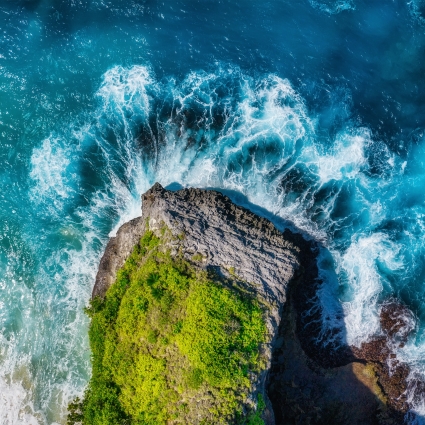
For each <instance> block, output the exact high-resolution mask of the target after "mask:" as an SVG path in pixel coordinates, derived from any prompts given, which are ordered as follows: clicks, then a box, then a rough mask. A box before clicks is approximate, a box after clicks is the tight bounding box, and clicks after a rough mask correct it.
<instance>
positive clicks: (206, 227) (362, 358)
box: [92, 183, 425, 425]
mask: <svg viewBox="0 0 425 425" xmlns="http://www.w3.org/2000/svg"><path fill="white" fill-rule="evenodd" d="M142 201H143V202H142V216H141V217H139V218H136V219H134V220H132V221H130V222H128V223H126V224H124V225H123V226H122V227H121V228H120V229H119V231H118V233H117V236H116V237H114V238H111V239H110V241H109V243H108V245H107V247H106V250H105V254H104V256H103V258H102V260H101V262H100V265H99V271H98V274H97V276H96V283H95V286H94V289H93V294H92V295H93V297H95V296H100V297H103V296H104V295H105V293H106V291H107V289H108V288H109V286H110V285H111V284H112V283H113V282H114V280H115V276H116V272H117V270H118V269H119V268H120V267H121V266H122V265H123V264H124V262H125V260H126V259H127V257H128V256H129V255H130V253H131V251H132V249H133V247H134V245H136V243H137V242H138V241H139V239H140V238H141V236H142V235H143V233H144V232H145V231H146V229H147V228H149V229H150V230H152V231H154V232H155V233H157V234H158V235H160V234H161V229H163V227H164V226H166V227H167V228H168V229H169V230H170V231H171V233H172V234H173V236H174V237H173V238H170V240H169V242H168V246H169V248H170V249H171V252H172V254H173V253H174V254H177V253H180V254H183V255H184V257H185V258H186V259H187V260H189V261H192V262H193V263H196V264H197V265H198V266H199V267H202V268H206V269H209V270H211V269H212V270H213V271H214V272H216V273H217V274H219V275H222V276H224V277H232V279H237V280H238V284H239V285H242V286H244V288H245V289H246V290H247V291H250V292H253V293H255V294H256V295H257V296H258V297H259V298H260V299H262V300H263V301H264V302H265V305H267V306H268V313H267V316H266V322H267V326H268V330H269V333H270V341H269V343H268V344H266V345H265V347H264V353H263V354H264V355H265V357H266V358H267V360H268V372H265V373H263V374H262V375H261V377H260V379H259V380H258V381H257V383H256V388H254V393H253V398H254V397H255V393H256V392H261V393H262V394H263V396H264V397H265V399H266V402H267V409H266V412H265V417H264V419H266V423H267V424H310V425H313V424H317V425H319V424H327V423H330V422H329V420H332V421H333V422H332V423H334V424H347V425H348V424H350V425H352V424H359V425H360V424H362V425H367V424H371V425H372V424H391V423H401V421H402V417H403V414H404V412H406V410H407V408H408V405H407V401H406V398H405V396H404V392H405V390H406V377H407V375H408V373H409V369H408V368H407V366H405V365H402V364H399V363H397V362H396V361H395V360H394V358H395V355H394V354H393V353H394V348H396V347H400V346H401V345H402V344H404V343H405V341H406V339H407V337H408V335H409V333H410V332H411V331H412V329H413V328H412V323H414V320H413V319H412V315H411V313H410V312H409V311H408V310H407V309H406V308H405V307H403V306H401V305H400V304H398V303H397V302H396V301H394V300H389V301H388V302H387V303H385V304H384V305H383V307H382V309H381V325H382V329H383V335H382V336H381V337H379V338H376V339H375V340H373V341H371V342H369V343H367V344H364V345H363V346H362V347H360V348H355V347H347V346H345V347H344V346H341V344H340V345H338V346H337V345H335V346H332V345H331V344H328V345H327V346H324V345H323V344H317V336H318V335H319V333H320V332H321V320H320V315H321V313H320V310H317V309H312V308H311V307H312V303H313V304H314V303H316V301H317V290H318V288H319V287H320V285H321V281H320V280H319V279H318V269H317V262H316V252H317V245H316V243H315V242H313V241H307V240H305V239H304V238H303V237H302V236H301V235H300V234H294V233H292V232H290V231H289V230H285V231H284V232H283V233H282V232H280V231H278V230H277V229H276V228H275V227H274V225H273V224H272V223H271V222H270V221H268V220H267V219H265V218H261V217H258V216H257V215H255V214H253V213H252V212H250V211H248V210H247V209H245V208H242V207H239V206H236V205H235V204H233V203H232V202H231V201H230V199H229V198H227V197H226V196H224V195H223V194H221V193H219V192H216V191H210V190H201V189H182V190H179V191H177V192H172V191H168V190H165V189H164V188H163V187H162V186H161V185H159V184H158V183H157V184H155V185H154V186H153V187H152V188H151V189H150V190H148V191H147V192H146V193H145V194H143V195H142ZM331 336H332V335H330V337H331ZM416 387H417V396H418V397H422V396H423V394H424V392H425V384H424V383H422V382H418V384H417V386H416ZM266 388H268V392H269V396H270V400H271V403H270V401H269V399H268V397H267V393H266ZM273 410H274V412H275V413H276V419H275V413H274V412H273Z"/></svg>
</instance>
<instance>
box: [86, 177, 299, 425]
mask: <svg viewBox="0 0 425 425" xmlns="http://www.w3.org/2000/svg"><path fill="white" fill-rule="evenodd" d="M164 225H165V226H167V228H168V229H169V230H170V231H171V233H172V235H173V236H174V237H173V238H171V240H170V242H169V248H170V249H171V253H172V254H173V253H174V254H177V253H178V252H179V253H182V254H183V255H184V257H185V258H186V259H188V260H189V261H192V262H194V263H196V264H197V265H198V266H199V267H202V268H205V269H213V270H214V271H215V272H216V273H218V274H219V275H222V276H224V277H231V278H233V279H236V280H237V281H238V282H239V284H240V285H243V286H244V287H245V289H246V290H248V291H250V292H253V293H255V294H256V295H257V296H258V297H259V298H260V299H261V300H263V301H264V302H265V304H266V305H267V306H268V312H267V314H266V323H267V327H268V330H269V335H270V339H269V342H268V343H267V344H265V345H264V347H263V354H264V356H265V358H266V359H267V360H268V367H267V369H268V368H269V366H270V364H271V358H272V347H273V342H274V339H275V335H276V334H277V330H278V326H279V323H280V317H281V312H282V308H283V305H284V303H285V301H286V298H287V289H288V284H289V282H290V281H291V280H292V279H293V278H294V276H295V274H296V271H297V269H298V268H299V267H300V264H301V252H300V251H301V249H300V245H299V244H298V242H297V241H299V240H300V238H299V236H298V237H295V236H294V235H293V234H292V233H291V232H289V231H285V232H284V233H282V232H280V231H278V230H277V229H276V228H275V227H274V225H273V224H272V223H271V222H270V221H269V220H267V219H265V218H262V217H259V216H257V215H255V214H254V213H252V212H250V211H249V210H247V209H245V208H242V207H239V206H237V205H235V204H233V203H232V202H231V201H230V199H229V198H228V197H227V196H225V195H223V194H221V193H219V192H216V191H212V190H202V189H182V190H179V191H176V192H172V191H168V190H166V189H164V188H163V187H162V186H161V185H160V184H158V183H156V184H155V185H154V186H153V187H152V188H151V189H150V190H148V191H147V192H146V193H145V194H143V195H142V216H141V217H139V218H136V219H134V220H132V221H130V222H128V223H126V224H124V225H123V226H122V227H121V228H120V229H119V230H118V232H117V235H116V237H113V238H111V239H110V241H109V243H108V245H107V247H106V250H105V253H104V255H103V258H102V260H101V262H100V265H99V270H98V273H97V276H96V283H95V286H94V289H93V294H92V296H93V297H95V296H100V297H103V296H104V295H105V293H106V291H107V289H108V288H109V286H110V285H111V284H112V283H113V282H114V280H115V276H116V273H117V271H118V269H119V268H120V267H121V266H122V265H123V264H124V262H125V260H126V259H127V257H128V256H129V255H130V253H131V251H132V249H133V247H134V246H135V245H136V243H137V242H138V240H139V239H140V238H141V237H142V235H143V233H144V232H145V230H146V229H147V228H149V229H150V230H151V231H153V232H154V233H157V234H158V236H160V234H161V229H162V228H163V226H164ZM266 378H267V372H264V373H262V374H261V376H260V378H259V380H257V382H256V383H254V390H253V393H252V398H253V399H254V400H255V399H256V394H257V393H258V392H260V393H262V395H263V397H264V398H265V400H266V401H268V397H267V394H266V391H265V387H266ZM266 419H267V421H266V422H267V423H268V424H274V415H273V409H272V408H271V405H270V403H268V409H266Z"/></svg>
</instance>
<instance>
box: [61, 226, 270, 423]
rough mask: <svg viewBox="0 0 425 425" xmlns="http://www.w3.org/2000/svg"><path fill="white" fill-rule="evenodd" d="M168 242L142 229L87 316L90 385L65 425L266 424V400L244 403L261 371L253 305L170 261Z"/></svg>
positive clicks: (258, 315)
mask: <svg viewBox="0 0 425 425" xmlns="http://www.w3.org/2000/svg"><path fill="white" fill-rule="evenodd" d="M165 236H166V235H165ZM165 236H163V237H162V238H161V239H159V238H158V237H156V236H155V235H154V234H153V233H152V232H150V231H147V232H146V233H145V235H144V236H143V238H142V239H141V241H140V243H139V244H138V245H137V246H136V247H135V248H134V251H133V253H132V254H131V256H130V257H129V258H128V260H127V261H126V263H125V265H124V266H123V268H122V269H121V270H119V272H118V273H117V279H116V282H115V284H114V285H112V286H111V287H110V288H109V290H108V292H107V294H106V297H105V299H104V300H101V299H94V300H92V302H91V305H90V307H89V308H88V309H87V314H88V315H89V316H90V317H91V326H90V330H89V338H90V347H91V350H92V366H93V371H92V378H91V381H90V383H89V385H88V388H87V389H86V392H85V394H84V400H83V401H80V400H78V399H76V400H74V402H73V403H71V404H70V405H69V411H70V414H69V417H68V423H69V424H77V423H83V424H84V425H101V424H102V425H112V424H129V425H130V424H147V425H148V424H152V425H153V424H155V425H161V424H203V425H207V424H231V423H232V424H233V423H235V424H236V423H237V424H247V425H261V424H263V423H264V422H263V421H262V419H261V413H262V411H263V410H264V406H265V405H264V401H263V399H262V398H261V397H259V399H258V406H257V409H256V410H255V409H253V408H250V407H249V405H248V404H247V396H248V394H249V393H250V391H251V382H252V381H251V379H252V378H253V376H255V374H257V373H259V372H260V371H261V370H262V369H263V368H264V367H265V365H264V362H263V359H262V358H261V356H260V354H259V352H260V350H259V349H260V345H261V344H262V343H263V342H264V341H265V340H266V336H267V335H266V327H265V324H264V320H263V312H262V310H261V308H260V305H259V304H258V302H257V301H256V300H255V299H253V298H250V297H247V296H246V295H242V293H240V292H239V291H238V290H236V289H229V288H226V287H225V286H223V285H222V284H221V283H220V282H219V281H217V278H216V277H212V276H209V275H208V274H207V273H206V272H205V271H201V270H199V269H198V268H196V267H194V266H193V265H192V264H190V263H189V262H187V261H185V260H183V259H182V258H172V257H171V256H170V254H169V252H168V251H167V250H166V244H163V243H162V239H165Z"/></svg>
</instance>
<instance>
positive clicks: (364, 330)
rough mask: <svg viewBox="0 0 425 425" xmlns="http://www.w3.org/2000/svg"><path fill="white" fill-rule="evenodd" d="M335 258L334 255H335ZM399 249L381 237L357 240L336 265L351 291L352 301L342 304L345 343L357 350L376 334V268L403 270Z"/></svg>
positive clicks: (378, 284)
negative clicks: (345, 330)
mask: <svg viewBox="0 0 425 425" xmlns="http://www.w3.org/2000/svg"><path fill="white" fill-rule="evenodd" d="M335 254H336V253H335ZM399 254H400V247H399V246H397V245H396V244H395V243H394V242H392V241H390V240H389V239H388V237H387V236H386V235H385V234H383V233H374V234H372V235H370V236H366V237H360V238H359V239H358V240H357V241H354V242H353V243H351V245H350V246H349V248H348V249H347V251H346V252H345V253H344V254H343V255H342V257H341V260H340V262H339V266H340V269H341V270H340V271H341V272H343V273H344V274H345V275H346V278H347V280H348V282H349V287H350V290H351V291H352V300H351V301H349V302H344V303H343V309H344V312H345V325H346V328H347V342H348V344H349V345H354V346H360V344H361V343H362V342H363V341H366V340H368V339H369V338H370V337H371V336H372V335H374V334H377V333H379V331H380V325H379V316H378V300H379V296H380V294H381V293H382V289H383V286H384V284H386V285H388V284H389V283H388V282H385V281H384V278H383V276H382V273H379V270H378V268H379V267H385V268H386V269H387V270H391V271H397V270H400V269H401V268H402V267H403V259H402V258H400V255H399Z"/></svg>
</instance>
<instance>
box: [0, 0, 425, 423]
mask: <svg viewBox="0 0 425 425" xmlns="http://www.w3.org/2000/svg"><path fill="white" fill-rule="evenodd" d="M422 14H423V15H422ZM424 17H425V3H422V2H420V1H415V0H413V1H407V0H393V1H391V0H380V1H376V0H372V1H370V0H368V1H366V0H352V1H347V2H343V1H334V0H323V1H313V0H309V1H308V0H299V1H298V0H297V1H289V0H281V1H272V0H264V1H261V2H258V1H252V0H241V1H239V2H234V1H230V0H229V1H225V0H223V1H218V0H215V1H209V0H202V1H195V0H191V1H188V0H186V1H178V0H177V1H176V0H175V1H168V0H164V1H154V0H145V1H136V0H130V1H129V0H127V1H118V0H98V1H90V0H68V1H67V2H63V1H59V0H13V1H12V0H4V1H2V2H1V4H0V182H1V186H0V187H1V192H0V423H1V424H4V425H11V424H53V423H58V424H64V423H65V412H66V406H67V403H68V401H69V400H70V399H71V398H73V397H75V396H76V395H80V394H81V392H82V391H83V389H84V386H85V384H86V383H87V380H88V378H89V375H90V361H89V357H90V354H89V351H88V341H87V335H86V334H87V324H88V322H87V318H86V317H85V316H84V314H83V311H82V309H83V307H84V306H85V305H86V304H87V302H88V299H89V297H90V294H91V289H92V286H93V283H94V277H95V273H96V269H97V264H98V262H99V259H100V256H101V255H102V252H103V249H104V247H105V244H106V242H107V240H108V236H109V235H111V234H113V233H114V231H116V229H117V227H118V226H119V225H120V224H122V223H123V222H125V221H127V220H128V219H130V218H132V217H135V216H137V215H139V212H140V194H141V193H142V192H144V191H145V190H147V189H148V188H149V187H150V186H151V185H152V184H153V183H154V182H155V181H159V182H160V183H161V184H162V185H164V186H167V185H171V184H176V183H177V184H178V185H182V186H197V187H214V188H219V189H224V190H228V191H234V192H232V193H235V192H240V193H242V194H243V195H245V196H246V197H247V198H248V200H249V201H250V202H251V203H253V204H257V205H259V206H261V207H263V208H265V209H267V210H268V211H270V212H271V213H272V214H275V215H277V216H279V217H282V218H284V219H288V220H290V221H291V222H293V223H294V224H295V225H297V226H298V227H299V228H301V229H302V230H304V231H306V232H308V233H309V234H311V235H312V236H313V237H314V238H316V239H318V240H320V241H322V242H323V244H324V245H325V246H326V248H327V250H328V251H327V252H325V251H324V253H323V258H322V261H321V267H322V270H321V273H322V276H323V277H324V278H325V283H324V285H323V287H322V289H321V303H322V308H323V325H324V328H326V327H336V328H337V329H338V328H344V329H345V331H344V334H342V333H341V334H340V337H341V339H344V340H346V341H347V342H348V343H350V344H353V345H360V344H361V342H362V341H365V340H367V339H369V338H370V337H371V336H373V335H376V334H379V332H380V327H379V309H380V305H381V303H382V302H383V301H384V300H385V299H387V298H388V297H390V296H393V297H397V298H399V299H400V300H401V301H402V302H404V303H405V304H407V305H408V306H409V307H410V308H411V309H412V311H413V312H414V314H415V320H416V323H415V326H416V332H415V333H414V335H412V337H411V338H410V340H409V343H408V344H407V345H406V346H405V347H404V348H403V349H400V350H399V351H398V354H397V355H398V357H399V358H400V359H402V360H404V361H407V362H408V363H409V364H410V366H411V368H412V373H411V376H410V378H409V382H410V386H409V390H408V395H409V397H410V400H411V402H412V403H413V405H414V409H413V411H412V412H411V414H410V415H409V417H408V418H407V419H408V420H409V422H410V423H414V422H416V423H423V420H424V418H425V402H424V401H423V400H421V399H420V398H416V399H415V382H416V381H415V377H417V376H420V377H425V335H424V329H425V305H424V301H423V300H424V299H425V264H424V253H425V246H424V236H425V204H424V202H425V190H424V188H425V140H424V129H425V61H424V59H423V58H424V52H425V19H424ZM324 343H326V341H324Z"/></svg>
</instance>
